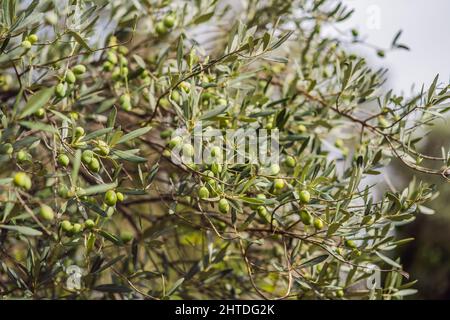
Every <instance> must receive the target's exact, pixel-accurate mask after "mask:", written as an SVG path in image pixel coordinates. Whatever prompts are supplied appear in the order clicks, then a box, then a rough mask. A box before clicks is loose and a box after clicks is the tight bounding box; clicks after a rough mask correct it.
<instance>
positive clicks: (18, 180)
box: [13, 172, 31, 190]
mask: <svg viewBox="0 0 450 320" xmlns="http://www.w3.org/2000/svg"><path fill="white" fill-rule="evenodd" d="M13 181H14V184H15V185H16V186H18V187H20V188H23V189H25V190H30V189H31V179H30V177H29V176H28V175H27V174H26V173H25V172H17V173H16V174H15V175H14V178H13Z"/></svg>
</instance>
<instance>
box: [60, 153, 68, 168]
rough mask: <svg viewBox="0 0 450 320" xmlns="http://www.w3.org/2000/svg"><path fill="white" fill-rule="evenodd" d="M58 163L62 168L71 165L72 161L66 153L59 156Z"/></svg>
mask: <svg viewBox="0 0 450 320" xmlns="http://www.w3.org/2000/svg"><path fill="white" fill-rule="evenodd" d="M58 163H59V165H60V166H62V167H67V166H68V165H69V163H70V159H69V157H68V156H67V155H65V154H64V153H62V154H60V155H59V156H58Z"/></svg>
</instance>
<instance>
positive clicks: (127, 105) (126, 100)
mask: <svg viewBox="0 0 450 320" xmlns="http://www.w3.org/2000/svg"><path fill="white" fill-rule="evenodd" d="M119 104H120V106H121V107H122V109H123V110H125V111H130V110H131V109H132V108H133V107H132V106H131V97H130V95H129V94H128V93H126V94H123V95H122V96H120V98H119Z"/></svg>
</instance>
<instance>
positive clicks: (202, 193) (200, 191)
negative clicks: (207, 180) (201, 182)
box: [198, 186, 209, 199]
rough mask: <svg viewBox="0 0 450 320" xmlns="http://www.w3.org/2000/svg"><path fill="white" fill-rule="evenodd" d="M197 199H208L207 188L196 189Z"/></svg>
mask: <svg viewBox="0 0 450 320" xmlns="http://www.w3.org/2000/svg"><path fill="white" fill-rule="evenodd" d="M198 197H199V198H200V199H207V198H209V190H208V188H206V187H205V186H202V187H200V189H198Z"/></svg>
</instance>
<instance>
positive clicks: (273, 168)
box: [270, 163, 280, 176]
mask: <svg viewBox="0 0 450 320" xmlns="http://www.w3.org/2000/svg"><path fill="white" fill-rule="evenodd" d="M279 173H280V166H279V165H278V164H276V163H274V164H272V165H271V166H270V174H271V175H272V176H276V175H277V174H279Z"/></svg>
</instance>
